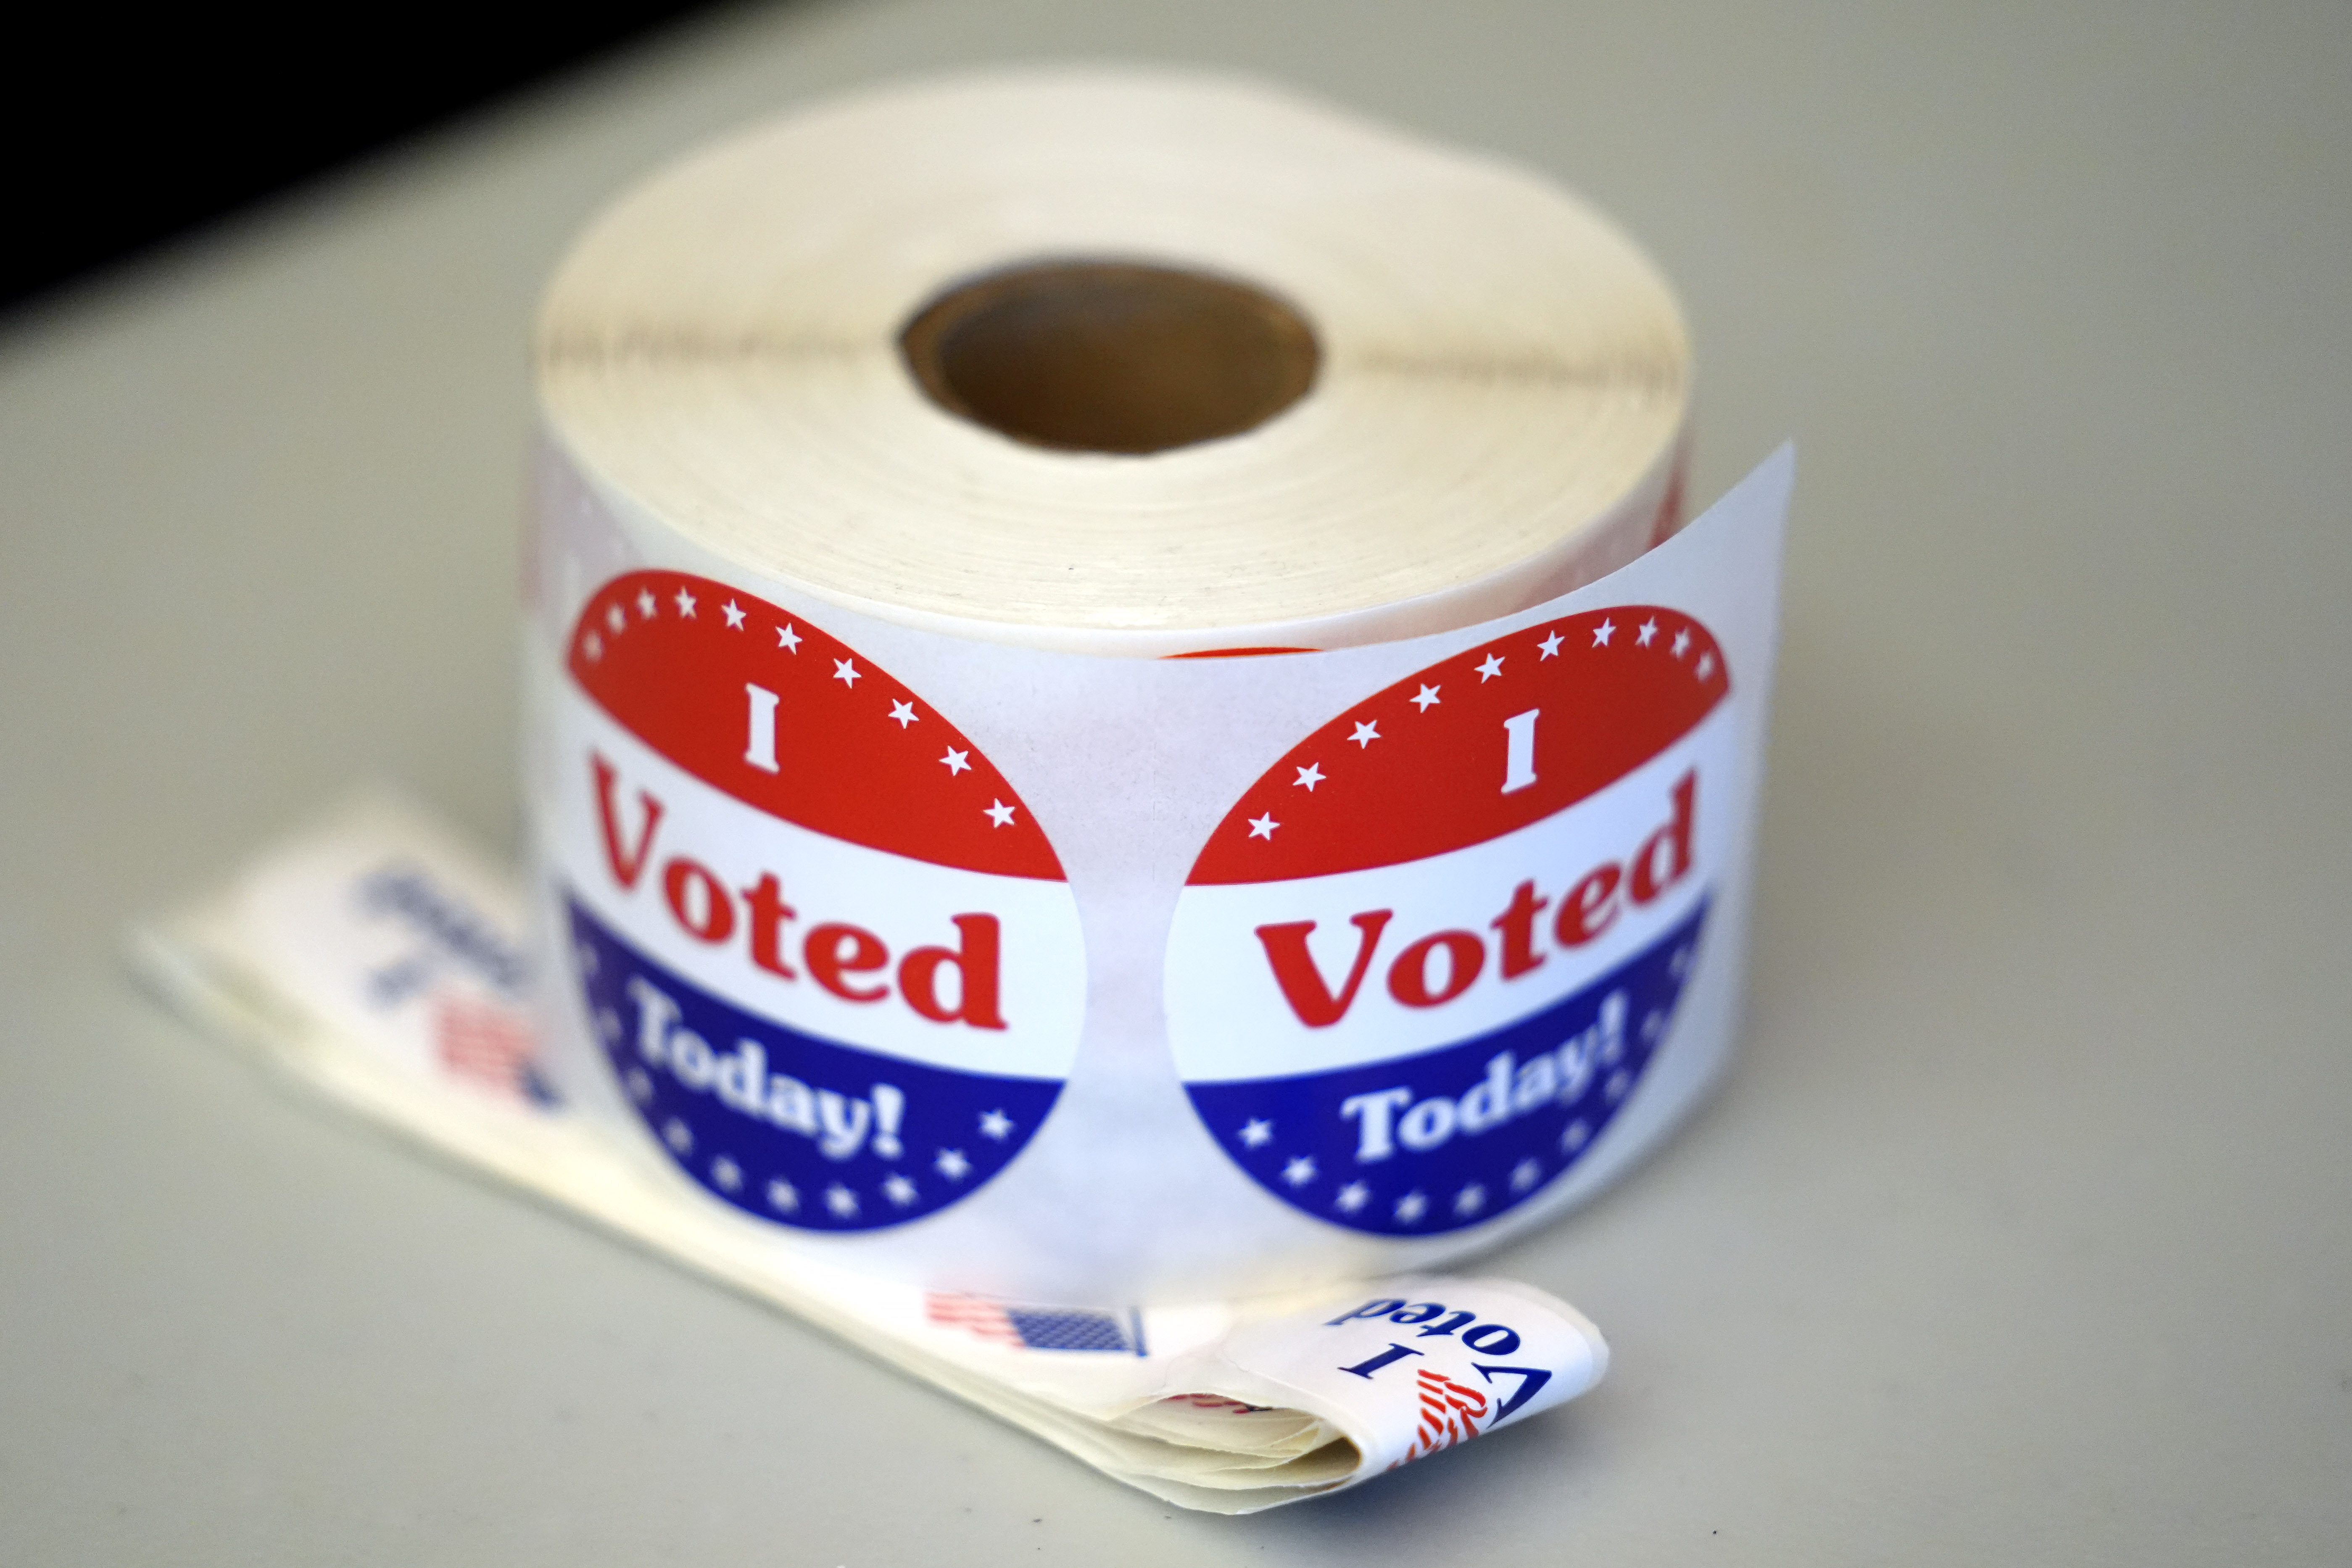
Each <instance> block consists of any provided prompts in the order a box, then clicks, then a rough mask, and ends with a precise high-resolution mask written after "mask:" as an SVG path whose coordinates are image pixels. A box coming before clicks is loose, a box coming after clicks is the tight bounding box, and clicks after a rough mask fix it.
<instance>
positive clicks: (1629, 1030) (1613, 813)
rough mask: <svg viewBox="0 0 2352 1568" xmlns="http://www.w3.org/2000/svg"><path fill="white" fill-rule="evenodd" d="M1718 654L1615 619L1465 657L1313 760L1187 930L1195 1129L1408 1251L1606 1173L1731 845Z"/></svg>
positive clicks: (1276, 793)
mask: <svg viewBox="0 0 2352 1568" xmlns="http://www.w3.org/2000/svg"><path fill="white" fill-rule="evenodd" d="M1729 690H1730V673H1729V671H1728V670H1727V668H1725V663H1724V656H1723V653H1722V650H1721V648H1720V647H1718V646H1717V642H1716V639H1715V637H1713V636H1712V635H1711V634H1710V633H1709V632H1708V631H1707V629H1706V626H1703V625H1701V624H1700V623H1699V622H1698V621H1697V620H1696V619H1694V618H1693V617H1691V616H1686V615H1684V614H1681V613H1680V612H1677V611H1673V610H1669V609H1665V608H1663V607H1658V606H1649V605H1619V606H1616V607H1614V608H1612V609H1608V610H1595V611H1589V612H1585V613H1582V614H1579V615H1575V616H1568V617H1565V618H1562V619H1559V620H1556V621H1552V622H1549V623H1546V624H1542V625H1538V626H1531V627H1528V628H1527V629H1525V630H1521V631H1517V632H1514V633H1511V634H1509V635H1508V636H1507V637H1502V638H1499V639H1497V640H1496V641H1494V642H1492V643H1489V644H1486V645H1482V646H1480V647H1475V648H1472V649H1470V650H1468V651H1466V652H1465V653H1462V654H1459V655H1456V656H1455V657H1454V658H1448V659H1445V660H1443V661H1441V662H1439V663H1437V664H1434V665H1432V666H1430V667H1429V668H1426V669H1424V670H1422V671H1421V672H1420V673H1418V674H1417V675H1414V676H1412V677H1409V678H1407V679H1404V680H1402V681H1399V682H1398V683H1396V684H1395V685H1393V686H1391V687H1389V688H1388V689H1385V690H1383V691H1381V692H1379V693H1378V694H1376V695H1374V696H1373V697H1371V698H1370V699H1369V700H1365V701H1363V702H1361V703H1359V704H1358V705H1356V706H1355V707H1354V708H1352V709H1350V710H1348V711H1347V712H1346V713H1343V714H1341V715H1340V716H1339V718H1337V719H1335V720H1333V721H1331V722H1330V723H1328V724H1326V725H1324V726H1323V727H1322V728H1321V729H1319V730H1318V731H1315V732H1314V733H1313V734H1312V735H1310V736H1308V737H1307V739H1306V740H1305V741H1303V742H1300V743H1299V744H1298V745H1297V746H1296V747H1294V748H1292V750H1291V751H1290V752H1289V753H1288V754H1287V755H1286V756H1285V757H1284V758H1283V759H1282V761H1281V762H1280V763H1276V765H1275V767H1273V768H1272V769H1270V770H1269V771H1268V772H1267V773H1265V775H1264V776H1263V777H1261V778H1260V779H1259V780H1258V781H1257V783H1256V784H1254V785H1252V786H1251V787H1250V789H1249V790H1248V791H1247V792H1245V793H1244V795H1243V796H1242V798H1241V800H1240V801H1239V802H1237V803H1236V804H1235V805H1234V807H1233V808H1232V809H1231V810H1230V811H1229V812H1228V813H1227V814H1226V815H1225V816H1224V819H1223V821H1222V822H1221V823H1220V824H1219V825H1218V826H1217V828H1216V830H1215V832H1214V833H1213V834H1212V835H1211V836H1210V838H1209V841H1208V843H1207V845H1206V847H1203V849H1202V852H1201V855H1200V857H1199V859H1198V860H1197V862H1196V863H1195V864H1194V866H1193V868H1192V875H1191V877H1190V879H1188V882H1187V885H1186V887H1185V889H1184V891H1183V893H1182V895H1181V898H1180V900H1179V901H1178V905H1177V910H1176V916H1175V921H1174V923H1173V927H1172V930H1171V936H1170V942H1169V951H1168V960H1167V995H1168V1014H1169V1028H1170V1040H1171V1048H1172V1049H1173V1051H1174V1053H1175V1058H1176V1064H1177V1068H1178V1071H1179V1072H1180V1074H1181V1076H1182V1078H1183V1079H1184V1082H1185V1087H1186V1090H1187V1092H1188V1093H1189V1095H1190V1096H1191V1099H1192V1106H1193V1109H1194V1110H1195V1111H1196V1112H1197V1113H1198V1114H1199V1116H1200V1118H1201V1120H1202V1124H1203V1125H1204V1126H1205V1127H1206V1129H1207V1130H1208V1131H1209V1133H1210V1134H1211V1136H1212V1137H1213V1138H1214V1139H1215V1140H1216V1142H1217V1143H1218V1145H1219V1146H1220V1147H1221V1148H1223V1151H1224V1152H1225V1153H1226V1154H1227V1155H1228V1156H1229V1157H1230V1158H1231V1159H1232V1160H1233V1161H1234V1163H1236V1164H1237V1165H1239V1166H1240V1167H1241V1168H1242V1169H1243V1170H1244V1172H1246V1173H1248V1174H1249V1175H1250V1176H1251V1177H1252V1178H1253V1179H1254V1180H1255V1181H1256V1182H1257V1183H1258V1184H1259V1185H1261V1186H1262V1187H1264V1188H1265V1190H1266V1191H1267V1192H1269V1193H1272V1194H1274V1195H1276V1197H1278V1198H1280V1199H1281V1200H1282V1201H1283V1202H1284V1203H1286V1204H1288V1205H1292V1206H1294V1207H1296V1208H1297V1209H1299V1210H1302V1211H1304V1212H1305V1213H1307V1214H1310V1215H1315V1216H1317V1217H1318V1218H1320V1219H1323V1220H1326V1221H1328V1222H1329V1223H1331V1224H1334V1225H1339V1226H1348V1227H1349V1228H1353V1229H1357V1230H1362V1231H1370V1232H1373V1233H1376V1234H1380V1235H1384V1236H1414V1235H1432V1234H1436V1233H1439V1232H1444V1231H1449V1230H1456V1229H1460V1228H1462V1227H1465V1226H1472V1225H1476V1224H1479V1223H1482V1222H1484V1221H1486V1220H1490V1219H1492V1218H1494V1217H1495V1216H1496V1215H1500V1214H1503V1213H1505V1212H1507V1211H1508V1210H1509V1209H1511V1208H1514V1207H1516V1206H1517V1205H1520V1204H1523V1203H1525V1202H1527V1201H1528V1200H1529V1199H1531V1198H1533V1197H1535V1196H1536V1195H1537V1194H1539V1193H1541V1192H1543V1191H1544V1190H1545V1189H1546V1188H1547V1187H1549V1185H1550V1184H1552V1183H1554V1182H1556V1181H1558V1180H1559V1178H1560V1177H1561V1176H1562V1175H1563V1174H1564V1173H1567V1172H1568V1171H1569V1170H1570V1168H1572V1167H1573V1166H1574V1165H1575V1164H1576V1163H1577V1162H1578V1161H1579V1160H1580V1159H1581V1158H1583V1157H1584V1156H1585V1155H1586V1154H1587V1152H1589V1151H1590V1150H1591V1149H1592V1148H1593V1147H1594V1146H1595V1145H1596V1144H1597V1143H1598V1142H1600V1141H1601V1138H1602V1136H1603V1134H1604V1133H1605V1131H1606V1130H1607V1129H1608V1127H1609V1125H1610V1123H1611V1121H1612V1120H1613V1119H1614V1118H1615V1117H1616V1116H1617V1115H1618V1113H1619V1112H1620V1111H1621V1110H1622V1108H1623V1107H1624V1106H1625V1105H1626V1104H1627V1102H1628V1101H1629V1100H1631V1099H1632V1098H1633V1095H1634V1094H1635V1093H1636V1091H1637V1090H1638V1089H1639V1087H1640V1085H1641V1083H1642V1081H1643V1075H1644V1073H1645V1070H1646V1069H1647V1068H1648V1067H1649V1065H1650V1064H1651V1062H1652V1061H1653V1060H1654V1058H1655V1057H1656V1055H1657V1054H1658V1052H1659V1051H1660V1050H1661V1049H1662V1048H1664V1046H1665V1044H1666V1043H1667V1041H1668V1039H1669V1037H1670V1036H1671V1033H1672V1030H1673V1027H1674V1020H1675V1009H1676V1005H1677V1004H1678V1002H1679V1001H1680V999H1681V996H1682V994H1683V991H1684V988H1685V984H1686V983H1687V981H1688V980H1689V978H1690V976H1691V974H1692V972H1693V969H1694V966H1695V965H1696V963H1699V962H1700V958H1701V953H1702V951H1703V946H1704V941H1705V935H1706V921H1707V911H1708V906H1709V900H1710V895H1711V894H1712V892H1713V891H1714V889H1715V886H1716V880H1717V876H1718V872H1719V868H1722V867H1723V866H1724V865H1725V864H1726V861H1727V854H1728V851H1729V848H1730V845H1731V839H1732V836H1733V832H1734V823H1733V821H1732V819H1731V815H1730V813H1729V812H1728V811H1727V810H1726V809H1725V801H1724V800H1723V799H1721V798H1719V795H1720V794H1721V792H1724V791H1726V790H1727V789H1728V787H1729V783H1730V780H1731V778H1732V777H1733V768H1734V765H1735V763H1736V760H1737V755H1738V734H1737V732H1736V726H1737V713H1736V710H1734V708H1733V705H1731V704H1730V703H1728V702H1727V701H1726V700H1725V699H1726V697H1727V694H1728V693H1729Z"/></svg>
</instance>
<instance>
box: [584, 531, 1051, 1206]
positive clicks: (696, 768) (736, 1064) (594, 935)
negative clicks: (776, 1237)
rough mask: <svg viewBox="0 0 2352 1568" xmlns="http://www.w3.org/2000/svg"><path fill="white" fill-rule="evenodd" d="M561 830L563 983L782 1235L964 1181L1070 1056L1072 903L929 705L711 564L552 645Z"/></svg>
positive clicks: (651, 583) (991, 776) (604, 602)
mask: <svg viewBox="0 0 2352 1568" xmlns="http://www.w3.org/2000/svg"><path fill="white" fill-rule="evenodd" d="M566 669H567V672H568V673H569V675H570V677H571V679H570V681H569V682H568V683H567V684H566V685H565V687H564V689H563V691H562V696H561V699H560V700H559V704H558V711H557V714H556V744H557V755H558V756H559V758H560V768H561V770H562V776H560V777H559V778H558V780H557V807H556V812H555V816H554V827H555V835H556V840H557V849H558V854H559V858H560V859H561V861H562V865H563V867H564V868H565V875H566V882H567V886H566V887H565V888H564V889H563V895H564V900H565V905H566V908H565V911H564V913H565V917H566V919H567V920H568V921H569V925H570V931H571V935H572V952H573V960H574V964H575V968H576V971H577V977H578V982H579V984H580V987H581V994H582V997H583V1002H584V1005H585V1010H586V1013H587V1016H588V1018H589V1020H590V1022H591V1025H592V1026H593V1030H594V1032H595V1034H596V1037H597V1038H598V1041H599V1043H600V1044H601V1046H602V1047H603V1051H604V1057H605V1058H606V1059H607V1061H608V1062H609V1064H610V1066H611V1068H612V1071H613V1074H614V1080H615V1082H616V1083H617V1085H618V1086H619V1088H620V1089H621V1091H622V1093H623V1094H624V1096H625V1098H626V1100H628V1102H629V1103H630V1104H631V1105H632V1106H633V1107H635V1110H636V1112H637V1114H638V1116H639V1117H640V1118H641V1119H642V1120H643V1121H644V1123H645V1126H646V1131H648V1132H649V1133H650V1134H651V1135H652V1136H653V1138H654V1139H655V1140H656V1142H657V1143H658V1144H659V1146H660V1147H661V1148H662V1149H663V1150H664V1151H665V1152H667V1155H668V1157H669V1158H670V1160H671V1161H673V1162H674V1163H676V1165H677V1168H678V1169H679V1170H680V1171H682V1172H684V1173H686V1174H687V1175H688V1176H689V1177H690V1178H692V1180H694V1181H695V1182H696V1183H697V1184H699V1185H700V1186H701V1187H703V1188H704V1189H705V1190H706V1191H708V1192H709V1193H710V1194H713V1195H715V1196H717V1197H719V1198H720V1199H722V1200H723V1201H725V1202H727V1203H729V1204H730V1205H733V1206H734V1207H736V1208H737V1209H739V1210H741V1211H743V1212H745V1213H747V1214H751V1215H758V1216H759V1217H761V1218H762V1219H765V1220H769V1221H772V1222H774V1223H776V1224H779V1225H783V1226H793V1227H797V1228H803V1229H812V1230H822V1231H854V1230H869V1229H873V1228H876V1227H878V1226H892V1225H898V1224H903V1223H905V1222H907V1221H909V1220H914V1219H919V1218H920V1217H922V1216H923V1215H929V1214H932V1213H935V1212H937V1211H938V1210H940V1208H942V1207H944V1206H946V1205H950V1204H952V1203H954V1202H955V1201H957V1200H958V1199H959V1198H961V1197H963V1196H966V1195H967V1194H971V1193H972V1192H973V1191H975V1190H977V1189H978V1188H979V1187H981V1186H982V1185H983V1184H986V1183H987V1182H988V1180H989V1179H990V1178H991V1177H992V1176H993V1175H994V1174H996V1173H998V1172H999V1171H1001V1170H1002V1169H1003V1168H1004V1166H1005V1165H1006V1164H1007V1163H1009V1162H1011V1161H1012V1159H1013V1157H1014V1156H1015V1155H1016V1154H1018V1152H1020V1151H1021V1149H1022V1148H1023V1147H1024V1145H1025V1144H1027V1143H1028V1142H1029V1141H1030V1140H1031V1139H1032V1138H1034V1136H1035V1134H1036V1132H1037V1130H1038V1127H1039V1125H1040V1124H1041V1123H1042V1122H1043V1121H1045V1117H1046V1116H1047V1115H1048V1114H1049V1113H1050V1111H1051V1110H1052V1109H1053V1106H1054V1102H1055V1098H1056V1097H1057V1095H1058V1094H1059V1092H1060V1089H1061V1085H1062V1083H1063V1081H1064V1079H1066V1077H1067V1075H1068V1072H1069V1068H1070V1063H1071V1061H1072V1058H1074V1057H1075V1055H1076V1049H1077V1041H1078V1031H1079V1026H1080V1022H1081V1010H1082V1008H1083V1006H1084V1002H1085V995H1086V975H1085V952H1084V948H1083V945H1082V942H1081V940H1080V934H1079V929H1078V918H1077V910H1076V903H1075V901H1074V900H1073V899H1072V897H1071V895H1070V890H1069V888H1068V885H1067V883H1066V880H1065V879H1064V877H1063V873H1062V867H1061V863H1060V861H1059V859H1058V858H1056V857H1055V852H1054V849H1053V847H1052V845H1051V844H1050V843H1049V842H1048V841H1047V840H1046V837H1045V832H1044V830H1043V829H1042V828H1040V827H1039V826H1038V825H1037V824H1036V822H1035V821H1034V820H1033V819H1032V818H1031V816H1030V814H1029V809H1028V806H1027V805H1026V804H1025V803H1024V801H1023V800H1022V798H1021V796H1020V795H1019V794H1018V793H1017V792H1016V791H1015V790H1014V789H1013V786H1012V784H1010V783H1009V782H1008V781H1007V780H1006V779H1005V778H1004V777H1003V774H1001V773H998V772H997V770H996V769H995V767H994V766H993V765H992V764H991V763H990V762H989V760H988V759H987V758H986V757H985V756H983V755H982V753H981V751H980V749H979V748H978V747H977V746H975V745H974V744H973V743H972V742H971V741H970V740H969V739H968V738H967V737H966V736H965V735H964V734H963V733H962V732H961V731H960V730H958V729H957V728H956V727H955V726H954V725H953V724H952V723H950V721H948V720H947V719H946V717H945V716H943V715H941V714H940V713H939V712H938V711H937V710H934V709H932V708H931V707H930V706H929V704H927V703H926V702H924V701H923V700H922V699H921V698H920V697H919V696H918V695H917V694H916V693H915V692H913V691H912V690H910V689H908V688H907V687H905V686H904V685H902V684H900V683H899V682H898V681H896V680H894V679H892V678H891V677H890V676H889V675H888V674H887V672H886V671H884V670H882V669H880V668H877V667H876V666H875V665H874V664H873V663H872V661H870V660H869V659H867V658H864V657H863V656H862V655H860V654H859V653H857V652H856V650H854V649H852V648H850V647H846V646H845V645H844V644H842V643H841V642H839V641H838V640H837V639H835V638H834V637H830V636H828V635H826V634H825V633H824V631H822V630H820V629H819V628H817V627H815V626H811V625H809V624H808V623H807V622H806V621H805V620H803V619H800V618H797V617H795V616H791V615H789V614H787V613H785V612H783V611H782V610H780V609H778V608H777V607H776V606H774V605H770V604H767V603H766V602H764V601H762V600H761V599H758V598H756V597H754V596H752V595H747V594H743V593H741V592H740V591H738V590H734V589H731V588H730V587H728V586H727V585H726V584H720V583H717V582H713V581H711V580H709V579H708V578H703V577H697V576H691V575H688V574H681V573H676V572H651V571H648V572H635V573H630V574H625V575H624V576H621V577H618V578H615V579H614V580H613V581H612V582H610V583H607V584H605V585H604V587H603V588H601V589H600V590H599V591H598V592H597V593H596V594H595V595H593V597H592V598H591V599H590V601H589V603H588V605H587V606H586V607H585V608H584V609H583V611H582V612H581V615H580V616H579V619H578V620H577V622H576V623H575V625H574V626H573V629H572V637H571V641H570V645H569V648H568V650H567V658H566Z"/></svg>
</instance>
